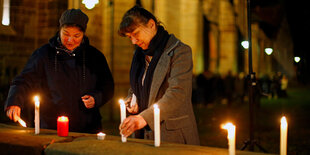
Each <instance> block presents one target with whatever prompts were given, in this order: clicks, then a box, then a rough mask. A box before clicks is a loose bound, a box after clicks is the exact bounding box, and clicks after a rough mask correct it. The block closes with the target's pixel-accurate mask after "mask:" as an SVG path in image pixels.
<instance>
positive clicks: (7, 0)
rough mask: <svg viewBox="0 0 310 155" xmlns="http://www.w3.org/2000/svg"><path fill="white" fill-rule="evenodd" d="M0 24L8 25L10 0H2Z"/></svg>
mask: <svg viewBox="0 0 310 155" xmlns="http://www.w3.org/2000/svg"><path fill="white" fill-rule="evenodd" d="M2 25H5V26H9V25H10V0H3V10H2Z"/></svg>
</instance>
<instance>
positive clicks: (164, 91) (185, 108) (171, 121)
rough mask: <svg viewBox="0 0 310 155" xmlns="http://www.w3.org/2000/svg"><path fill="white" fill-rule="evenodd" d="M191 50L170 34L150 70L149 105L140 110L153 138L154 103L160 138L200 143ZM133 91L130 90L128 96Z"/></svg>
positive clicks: (194, 143) (176, 141)
mask: <svg viewBox="0 0 310 155" xmlns="http://www.w3.org/2000/svg"><path fill="white" fill-rule="evenodd" d="M192 69H193V62H192V51H191V48H190V47H189V46H188V45H185V44H184V43H182V42H181V41H180V40H179V39H177V38H176V37H175V36H174V35H171V36H170V38H169V40H168V42H167V45H166V47H165V49H164V52H163V54H162V56H161V57H160V59H159V61H158V64H157V66H156V68H155V71H154V73H153V81H152V84H151V90H150V95H149V102H148V108H147V109H145V110H144V111H142V112H141V113H140V115H141V116H142V117H143V118H144V119H145V121H146V122H147V124H148V126H149V127H150V128H151V130H152V131H151V132H147V133H148V134H145V139H153V138H154V136H153V135H154V133H153V131H154V116H153V110H154V109H153V106H152V105H153V104H154V103H157V104H158V107H159V108H160V130H161V135H160V136H161V140H162V141H165V142H174V143H182V144H192V145H199V137H198V131H197V125H196V120H195V116H194V112H193V108H192V102H191V96H192ZM131 95H132V91H129V96H128V97H130V96H131Z"/></svg>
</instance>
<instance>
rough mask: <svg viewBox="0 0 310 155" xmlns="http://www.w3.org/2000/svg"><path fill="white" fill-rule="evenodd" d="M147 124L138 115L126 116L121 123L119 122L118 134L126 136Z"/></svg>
mask: <svg viewBox="0 0 310 155" xmlns="http://www.w3.org/2000/svg"><path fill="white" fill-rule="evenodd" d="M146 125H147V122H146V121H145V120H144V118H143V117H142V116H140V115H131V116H129V117H127V118H126V119H125V120H124V122H123V123H121V124H120V126H119V130H120V134H121V135H123V136H125V137H128V136H130V135H131V134H132V133H133V132H135V131H136V130H139V129H142V128H143V127H145V126H146Z"/></svg>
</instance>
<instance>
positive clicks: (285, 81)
mask: <svg viewBox="0 0 310 155" xmlns="http://www.w3.org/2000/svg"><path fill="white" fill-rule="evenodd" d="M280 82H281V93H280V94H281V95H280V97H287V92H286V89H287V85H288V79H287V77H286V75H284V74H283V75H282V78H281V80H280Z"/></svg>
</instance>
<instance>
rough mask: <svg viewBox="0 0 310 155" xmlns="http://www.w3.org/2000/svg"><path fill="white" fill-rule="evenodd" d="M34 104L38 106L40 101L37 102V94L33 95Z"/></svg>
mask: <svg viewBox="0 0 310 155" xmlns="http://www.w3.org/2000/svg"><path fill="white" fill-rule="evenodd" d="M34 104H35V106H36V107H40V102H39V97H38V96H34Z"/></svg>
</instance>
